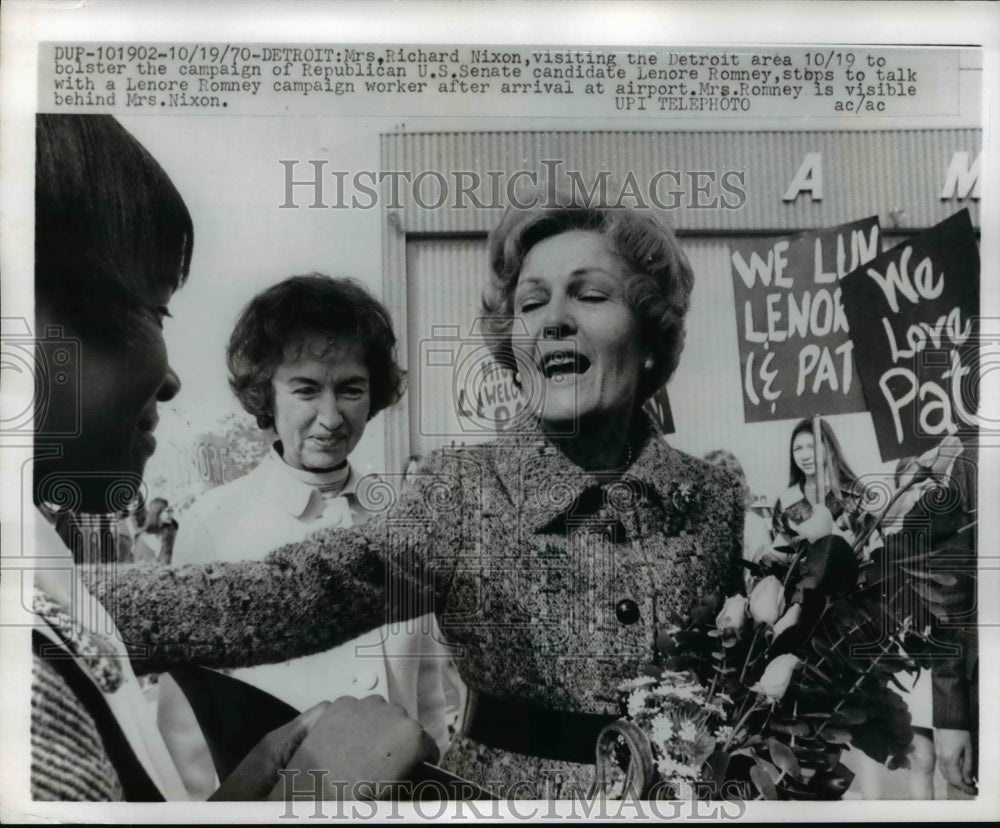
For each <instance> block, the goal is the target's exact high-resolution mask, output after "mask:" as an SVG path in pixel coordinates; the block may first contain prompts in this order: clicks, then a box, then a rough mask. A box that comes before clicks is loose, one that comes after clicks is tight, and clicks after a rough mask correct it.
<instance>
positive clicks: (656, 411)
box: [643, 385, 677, 434]
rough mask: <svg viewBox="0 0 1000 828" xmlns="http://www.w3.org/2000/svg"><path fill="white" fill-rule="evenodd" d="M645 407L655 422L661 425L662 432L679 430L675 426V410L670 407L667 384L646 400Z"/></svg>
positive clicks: (668, 432)
mask: <svg viewBox="0 0 1000 828" xmlns="http://www.w3.org/2000/svg"><path fill="white" fill-rule="evenodd" d="M643 408H645V409H646V411H647V412H648V413H649V415H650V416H651V417H652V418H653V422H654V423H656V425H657V426H659V429H660V433H661V434H673V433H674V432H675V431H676V430H677V429H675V428H674V412H673V410H672V409H671V408H670V397H669V396H668V395H667V386H665V385H664V386H662V387H661V388H660V389H659V390H658V391H657V392H656V393H655V394H653V396H652V397H650V398H649V399H648V400H646V404H645V405H644V406H643Z"/></svg>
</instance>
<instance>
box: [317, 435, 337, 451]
mask: <svg viewBox="0 0 1000 828" xmlns="http://www.w3.org/2000/svg"><path fill="white" fill-rule="evenodd" d="M310 439H311V440H312V441H313V443H314V444H315V445H316V446H317V447H319V448H321V449H332V448H337V447H338V446H339V445H341V444H342V443H343V442H344V438H343V436H340V435H337V436H330V437H312V438H310Z"/></svg>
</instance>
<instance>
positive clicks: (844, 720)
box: [831, 707, 868, 727]
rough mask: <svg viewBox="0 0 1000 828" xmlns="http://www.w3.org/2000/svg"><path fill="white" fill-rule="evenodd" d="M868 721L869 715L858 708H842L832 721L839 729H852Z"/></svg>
mask: <svg viewBox="0 0 1000 828" xmlns="http://www.w3.org/2000/svg"><path fill="white" fill-rule="evenodd" d="M867 719H868V714H867V713H865V711H864V710H861V709H859V708H857V707H842V708H841V709H840V710H838V711H837V713H836V714H835V715H834V716H833V718H832V719H831V721H832V722H833V724H834V725H836V726H838V727H850V726H852V725H859V724H861V723H862V722H864V721H866V720H867Z"/></svg>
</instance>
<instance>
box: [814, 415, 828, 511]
mask: <svg viewBox="0 0 1000 828" xmlns="http://www.w3.org/2000/svg"><path fill="white" fill-rule="evenodd" d="M820 422H821V420H820V418H819V415H818V414H814V415H813V418H812V429H813V454H814V455H815V458H816V459H815V464H816V502H817V503H820V504H825V503H826V452H825V451H824V449H823V429H822V428H821V427H820Z"/></svg>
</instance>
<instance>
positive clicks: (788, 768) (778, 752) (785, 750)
mask: <svg viewBox="0 0 1000 828" xmlns="http://www.w3.org/2000/svg"><path fill="white" fill-rule="evenodd" d="M767 747H768V750H769V751H770V753H771V761H772V762H774V764H775V765H777V766H778V767H779V768H780V769H781V770H783V771H784V772H785V773H786V774H788V775H789V776H791V777H794V778H795V779H801V778H802V769H801V768H800V767H799V762H798V760H797V759H796V758H795V754H794V753H792V749H791V748H790V747H788V745H786V744H784V743H783V742H779V741H778V740H777V739H768V740H767Z"/></svg>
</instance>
